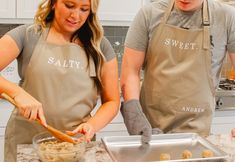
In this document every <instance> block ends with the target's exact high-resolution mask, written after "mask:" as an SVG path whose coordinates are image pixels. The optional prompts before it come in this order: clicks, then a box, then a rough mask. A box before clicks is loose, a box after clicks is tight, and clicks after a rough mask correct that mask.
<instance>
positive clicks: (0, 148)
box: [0, 128, 4, 162]
mask: <svg viewBox="0 0 235 162" xmlns="http://www.w3.org/2000/svg"><path fill="white" fill-rule="evenodd" d="M3 132H4V129H3V128H0V162H3V157H4V134H2V133H3Z"/></svg>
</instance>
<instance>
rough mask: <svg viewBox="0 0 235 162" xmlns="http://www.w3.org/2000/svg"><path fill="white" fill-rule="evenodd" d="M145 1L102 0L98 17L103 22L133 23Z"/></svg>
mask: <svg viewBox="0 0 235 162" xmlns="http://www.w3.org/2000/svg"><path fill="white" fill-rule="evenodd" d="M142 3H143V0H100V6H99V10H98V15H99V18H100V20H101V21H131V20H133V18H134V16H135V14H136V13H137V11H138V10H139V9H140V7H141V6H142Z"/></svg>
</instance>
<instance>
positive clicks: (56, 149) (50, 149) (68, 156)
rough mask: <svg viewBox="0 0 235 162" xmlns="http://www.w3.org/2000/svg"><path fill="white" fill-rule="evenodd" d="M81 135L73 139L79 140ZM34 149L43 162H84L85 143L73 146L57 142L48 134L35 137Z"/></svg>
mask: <svg viewBox="0 0 235 162" xmlns="http://www.w3.org/2000/svg"><path fill="white" fill-rule="evenodd" d="M79 137H81V135H77V136H74V137H72V138H73V139H75V140H76V139H78V138H79ZM33 147H34V149H35V151H36V153H37V154H38V156H39V158H40V160H41V161H42V162H79V161H83V156H84V153H85V150H86V146H85V142H81V143H79V144H72V143H68V142H62V141H59V140H57V139H56V138H55V137H53V136H52V135H51V134H50V133H48V132H43V133H40V134H37V135H35V136H34V137H33Z"/></svg>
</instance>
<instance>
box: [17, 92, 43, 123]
mask: <svg viewBox="0 0 235 162" xmlns="http://www.w3.org/2000/svg"><path fill="white" fill-rule="evenodd" d="M14 101H15V102H16V104H17V107H18V110H19V113H20V114H21V115H22V116H24V117H25V118H26V119H28V120H36V119H39V120H40V122H41V123H42V124H43V125H44V126H45V127H46V126H47V124H46V119H45V116H44V113H43V108H42V104H41V103H40V102H39V101H37V100H36V99H35V98H33V97H32V96H31V95H30V94H28V93H27V92H25V91H24V90H22V91H20V92H19V93H18V94H17V95H15V97H14Z"/></svg>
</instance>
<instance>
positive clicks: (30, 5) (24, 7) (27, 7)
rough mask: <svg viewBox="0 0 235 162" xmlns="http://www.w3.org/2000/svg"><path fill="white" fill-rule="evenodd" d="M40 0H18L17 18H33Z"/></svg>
mask: <svg viewBox="0 0 235 162" xmlns="http://www.w3.org/2000/svg"><path fill="white" fill-rule="evenodd" d="M39 3H40V0H17V18H31V19H32V18H33V17H34V16H35V13H36V10H37V7H38V5H39Z"/></svg>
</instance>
